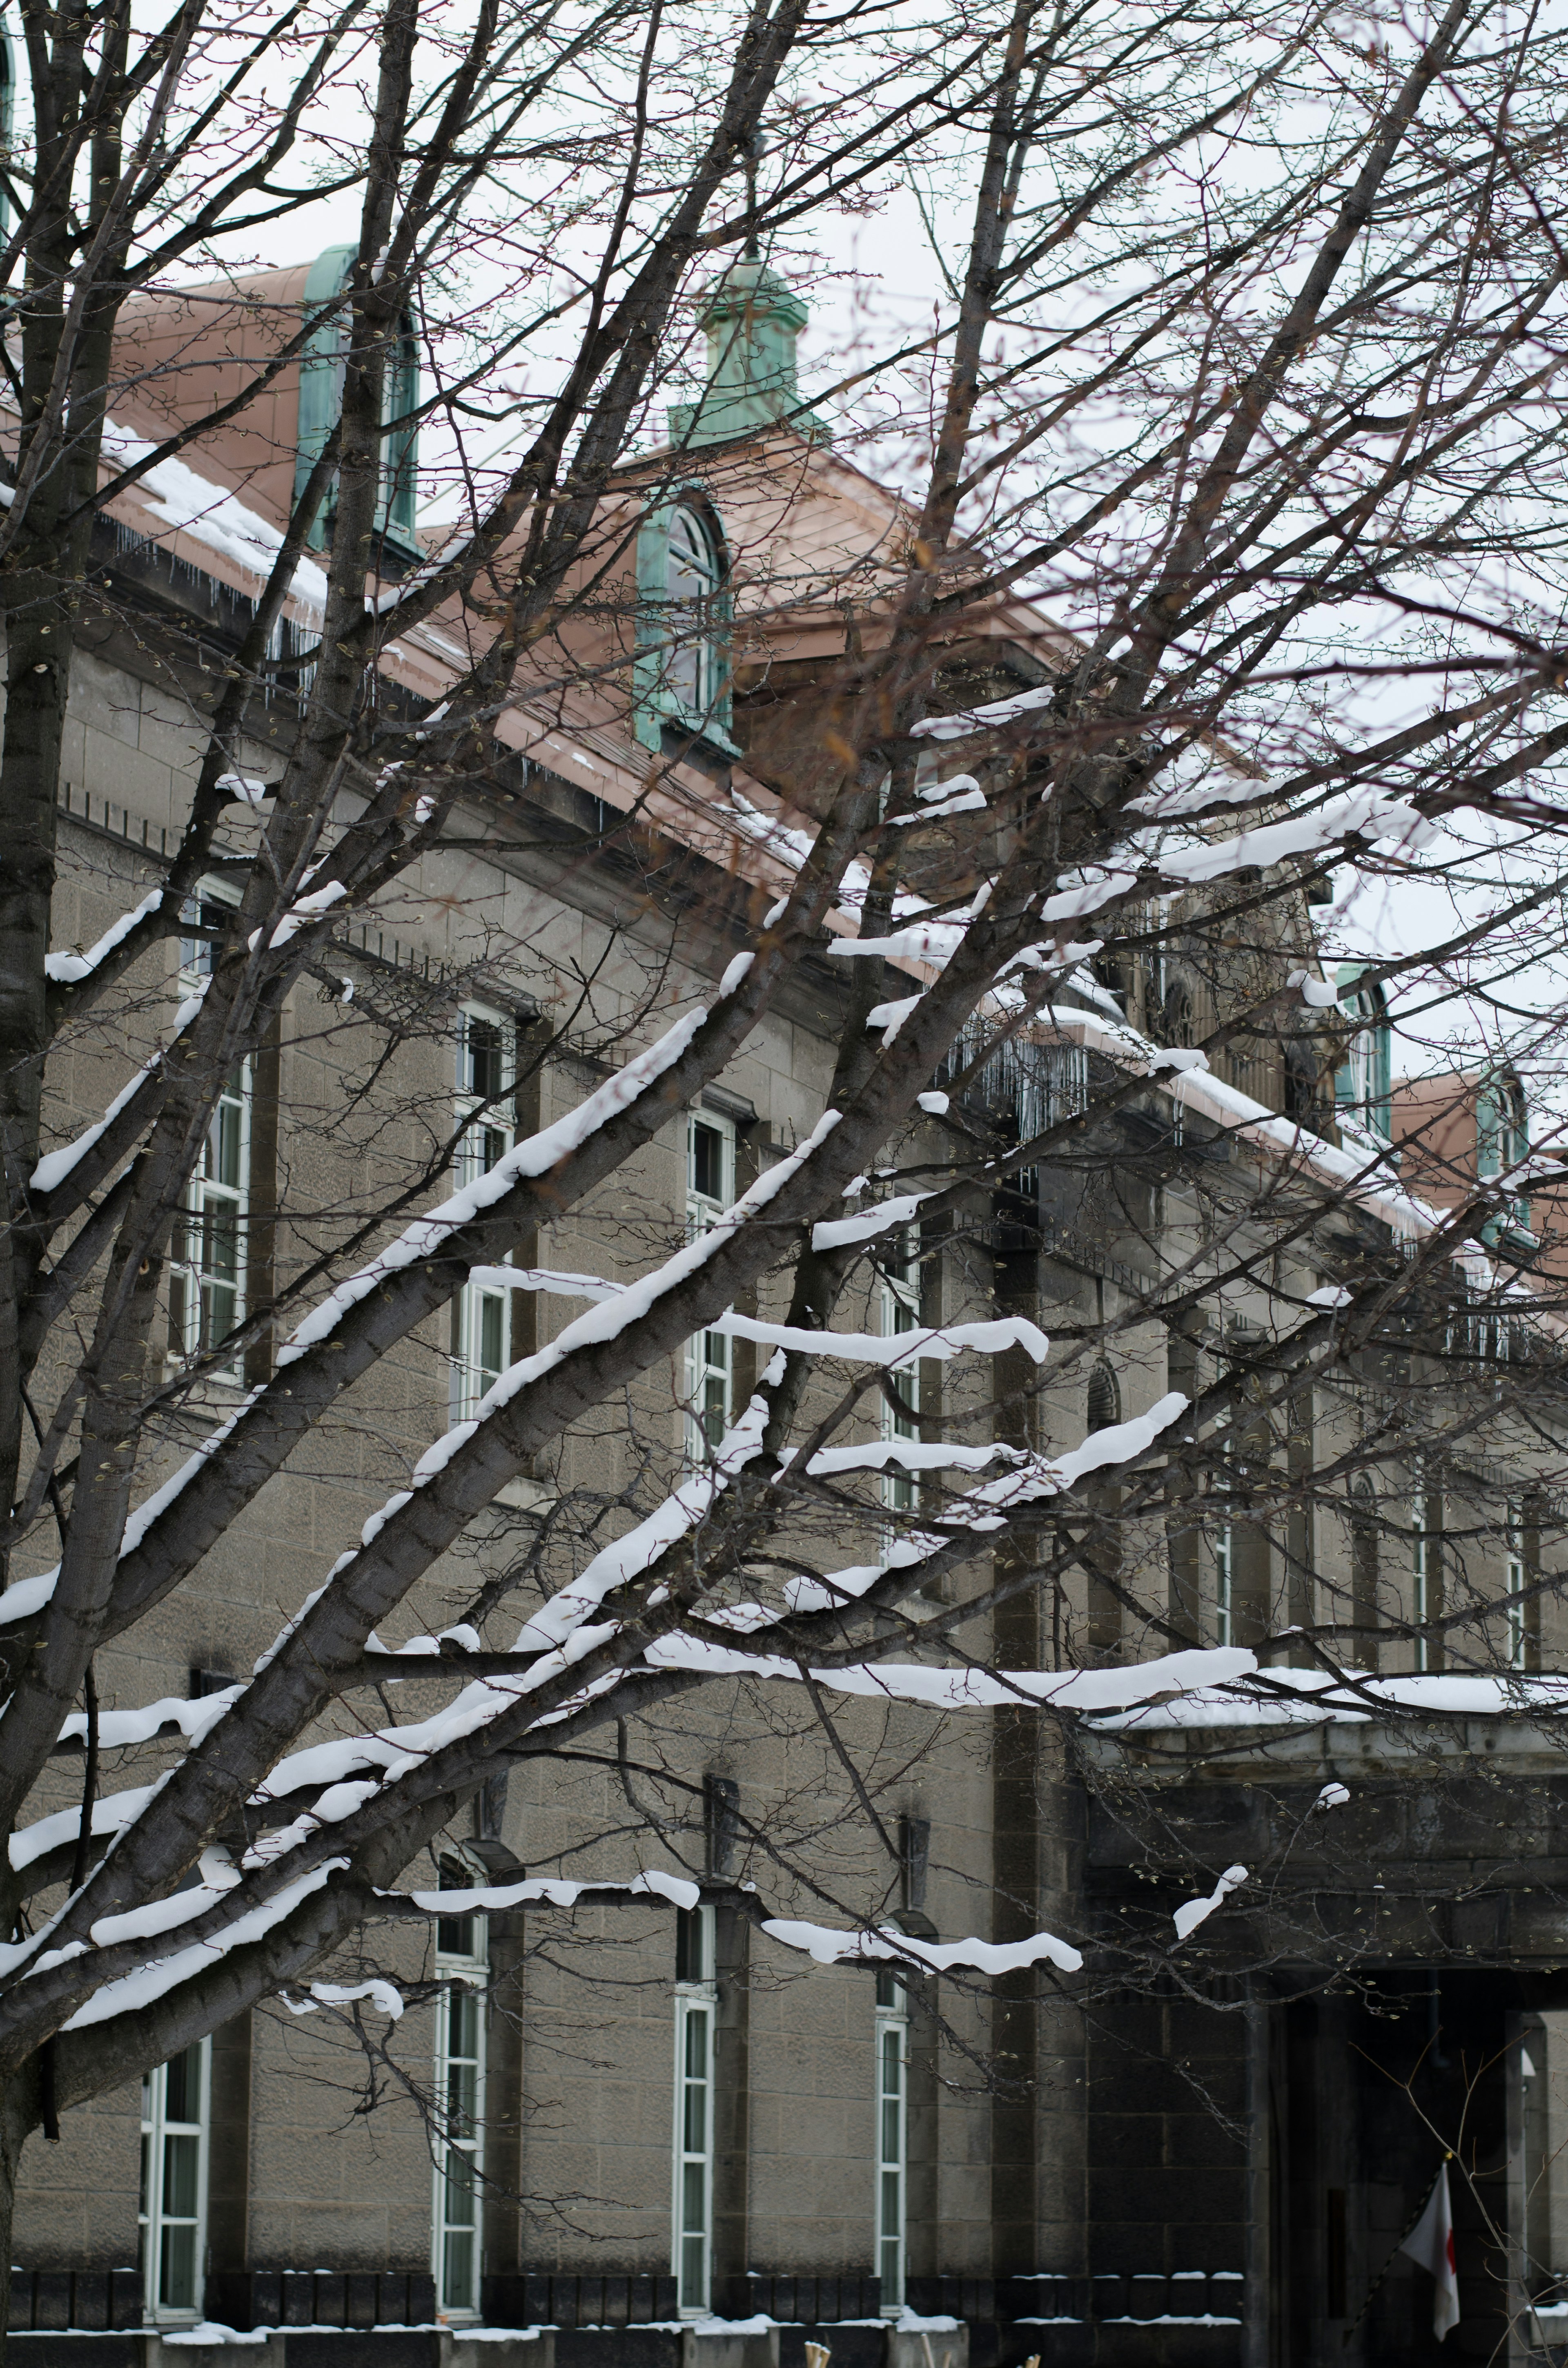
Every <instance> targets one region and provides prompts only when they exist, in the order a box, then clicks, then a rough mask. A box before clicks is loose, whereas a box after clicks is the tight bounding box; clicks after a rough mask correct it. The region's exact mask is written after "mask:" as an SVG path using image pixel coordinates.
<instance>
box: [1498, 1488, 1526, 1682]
mask: <svg viewBox="0 0 1568 2368" xmlns="http://www.w3.org/2000/svg"><path fill="white" fill-rule="evenodd" d="M1528 1568H1529V1565H1528V1560H1527V1557H1526V1554H1525V1517H1524V1508H1523V1507H1522V1506H1521V1505H1518V1504H1515V1503H1510V1504H1509V1507H1508V1519H1507V1526H1506V1529H1505V1531H1504V1533H1503V1585H1504V1589H1505V1592H1506V1595H1507V1597H1508V1667H1509V1668H1511V1669H1522V1668H1525V1667H1526V1652H1527V1648H1528V1643H1529V1622H1528V1617H1527V1615H1528V1611H1529V1605H1528V1603H1527V1602H1526V1601H1525V1597H1524V1590H1525V1588H1526V1587H1527V1586H1528V1583H1529V1581H1528Z"/></svg>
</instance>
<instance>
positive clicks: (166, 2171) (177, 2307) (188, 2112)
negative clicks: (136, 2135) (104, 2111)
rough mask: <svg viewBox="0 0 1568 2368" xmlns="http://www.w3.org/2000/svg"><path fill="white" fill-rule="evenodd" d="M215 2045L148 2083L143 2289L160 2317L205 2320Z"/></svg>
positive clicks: (175, 2059) (146, 2078) (189, 2052)
mask: <svg viewBox="0 0 1568 2368" xmlns="http://www.w3.org/2000/svg"><path fill="white" fill-rule="evenodd" d="M209 2092H210V2042H209V2041H207V2040H205V2039H198V2040H195V2041H193V2043H192V2044H191V2045H190V2046H189V2047H187V2048H185V2049H184V2050H183V2051H182V2052H181V2053H180V2054H179V2055H173V2056H171V2057H170V2058H169V2061H168V2062H167V2063H166V2064H160V2065H159V2066H157V2067H156V2069H155V2070H153V2071H152V2072H146V2073H143V2075H142V2199H141V2208H140V2211H139V2214H138V2225H139V2227H140V2231H141V2250H142V2292H143V2294H145V2295H146V2296H147V2300H148V2305H149V2307H150V2308H151V2310H152V2312H153V2316H154V2317H157V2318H164V2319H175V2320H178V2319H196V2318H199V2317H200V2316H201V2301H202V2267H203V2262H204V2260H205V2257H206V2251H207V2144H208V2131H209V2122H210V2106H209Z"/></svg>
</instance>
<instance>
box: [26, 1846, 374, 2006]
mask: <svg viewBox="0 0 1568 2368" xmlns="http://www.w3.org/2000/svg"><path fill="white" fill-rule="evenodd" d="M347 1864H348V1861H347V1859H346V1858H329V1859H326V1860H324V1861H323V1863H322V1864H321V1865H320V1866H314V1867H312V1869H311V1870H310V1872H309V1873H308V1874H302V1875H301V1876H300V1878H299V1880H298V1881H297V1882H295V1883H290V1884H288V1885H287V1887H286V1888H285V1889H283V1890H282V1891H279V1892H278V1894H277V1895H276V1896H275V1897H274V1898H271V1899H268V1900H266V1901H264V1902H263V1903H262V1905H261V1906H260V1907H253V1908H250V1909H249V1910H248V1911H247V1912H246V1913H245V1914H244V1915H243V1916H236V1917H235V1918H234V1920H233V1923H232V1924H231V1925H230V1926H229V1927H228V1929H227V1930H225V1931H222V1932H217V1933H214V1934H213V1935H212V1936H211V1937H210V1939H209V1940H206V1941H196V1942H194V1943H193V1944H192V1945H191V1946H190V1947H189V1948H187V1949H178V1950H176V1952H175V1953H174V1955H173V1956H169V1957H158V1958H155V1959H154V1960H153V1962H152V1963H151V1964H145V1965H139V1966H138V1967H137V1968H136V1970H135V1972H134V1973H130V1974H123V1975H121V1976H120V1977H119V1980H118V1981H112V1982H106V1983H105V1984H104V1986H103V1987H102V1988H101V1989H98V1990H95V1991H94V1993H93V1995H92V1997H91V1998H87V1999H86V2000H85V2002H84V2003H83V2004H82V2005H81V2006H79V2007H78V2008H77V2009H76V2011H75V2013H74V2015H72V2017H71V2018H70V2020H69V2021H67V2022H64V2023H62V2025H61V2028H62V2031H85V2030H86V2029H87V2028H88V2026H89V2025H90V2024H92V2023H95V2022H110V2021H113V2019H114V2017H115V2016H116V2015H119V2014H138V2013H140V2012H141V2010H142V2008H143V2007H149V2006H152V2005H153V2004H154V2003H155V2002H156V2001H157V1999H159V1998H165V1997H166V1996H167V1994H168V1992H169V1991H170V1990H173V1989H177V1988H178V1987H179V1985H180V1984H181V1982H185V1981H190V1980H193V1979H195V1978H196V1976H197V1975H201V1974H205V1973H210V1971H211V1969H212V1966H213V1965H214V1964H216V1962H217V1960H218V1959H219V1958H220V1957H224V1956H227V1955H228V1954H229V1953H230V1952H231V1951H233V1950H234V1949H243V1948H245V1947H246V1946H248V1945H249V1943H250V1942H251V1941H262V1940H265V1939H266V1937H267V1933H268V1932H270V1931H272V1930H274V1929H275V1927H276V1926H278V1925H279V1924H281V1923H283V1922H284V1921H285V1919H286V1918H288V1917H290V1916H291V1915H292V1914H293V1912H294V1910H295V1908H296V1907H299V1906H300V1905H301V1902H303V1901H304V1900H306V1899H308V1898H309V1897H310V1896H311V1895H312V1892H316V1891H319V1890H320V1889H321V1888H322V1886H323V1884H324V1883H326V1881H327V1880H328V1878H329V1877H330V1876H331V1875H333V1874H334V1873H337V1872H338V1871H339V1870H340V1869H343V1868H346V1867H347ZM175 1896H176V1898H181V1899H196V1900H198V1901H199V1902H200V1904H201V1905H202V1906H203V1907H211V1906H212V1904H213V1902H212V1900H211V1899H206V1900H202V1899H201V1895H200V1893H199V1892H179V1893H176V1895H175ZM159 1904H160V1905H162V1904H165V1903H159ZM132 1912H133V1913H135V1912H136V1911H132ZM141 1912H142V1913H146V1912H147V1911H145V1910H142V1911H141ZM106 1920H108V1921H112V1922H114V1923H115V1924H126V1923H128V1922H129V1921H130V1920H131V1918H128V1917H115V1918H110V1919H106ZM119 1937H120V1938H122V1939H124V1938H126V1937H129V1936H127V1935H125V1934H123V1933H122V1934H121V1935H120V1936H119Z"/></svg>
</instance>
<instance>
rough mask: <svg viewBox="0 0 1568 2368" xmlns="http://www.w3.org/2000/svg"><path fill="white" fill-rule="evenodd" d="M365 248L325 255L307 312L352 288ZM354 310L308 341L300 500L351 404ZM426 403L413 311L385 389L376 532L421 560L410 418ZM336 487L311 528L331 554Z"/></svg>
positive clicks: (298, 451) (389, 363)
mask: <svg viewBox="0 0 1568 2368" xmlns="http://www.w3.org/2000/svg"><path fill="white" fill-rule="evenodd" d="M357 255H358V248H357V247H354V246H331V247H328V248H327V249H326V251H325V253H324V254H323V255H318V256H317V257H316V259H315V261H314V262H313V263H312V266H311V268H310V271H309V274H308V275H307V278H306V280H305V292H304V300H303V301H304V310H305V312H306V313H307V314H312V313H319V312H320V310H321V308H322V306H323V305H324V304H330V303H331V302H332V300H333V298H334V297H335V296H337V295H339V294H340V293H341V292H342V290H343V289H344V287H345V286H346V285H347V279H348V276H349V273H350V272H351V271H352V270H353V268H354V262H355V258H356V256H357ZM348 328H349V321H348V313H347V308H344V309H342V310H339V311H335V312H334V313H331V314H330V315H329V316H328V317H327V318H326V319H325V320H323V321H319V322H318V323H317V324H316V326H315V327H314V328H312V330H311V331H310V333H309V335H308V336H307V337H306V339H305V345H304V350H303V352H302V353H301V358H300V410H299V422H298V427H297V432H296V444H295V458H294V498H295V500H296V501H297V500H298V499H299V497H300V495H301V493H302V492H303V491H304V488H305V484H306V482H307V480H308V479H309V477H310V473H311V471H312V469H313V468H314V466H315V464H316V461H318V459H319V458H320V457H321V451H322V448H323V446H324V444H325V442H326V439H327V438H328V437H329V436H330V435H331V433H332V431H333V429H334V427H335V426H336V424H337V416H338V413H339V412H340V410H341V409H342V407H343V358H344V347H345V345H346V343H347V336H348ZM418 402H419V349H418V347H417V345H416V343H415V325H414V319H413V315H412V314H405V315H404V317H403V321H402V323H401V324H400V326H399V333H398V336H397V337H396V339H395V340H394V342H393V344H392V350H391V352H390V353H389V354H388V357H387V360H386V366H385V374H384V378H383V381H382V386H381V418H382V421H383V422H384V423H385V424H386V425H387V427H388V429H389V433H388V435H387V436H386V438H385V439H384V442H383V445H382V451H381V496H380V499H379V501H378V503H377V506H376V531H377V533H378V534H382V535H385V537H386V538H387V540H388V541H389V542H392V543H393V544H395V545H397V546H399V547H400V548H401V549H403V551H405V552H407V553H408V554H409V556H410V557H415V556H416V555H417V545H416V543H415V472H416V470H417V467H418V458H419V453H418V447H419V431H418V429H417V428H416V427H415V426H414V425H413V424H412V423H409V424H407V425H405V426H403V427H393V426H392V422H393V421H396V420H403V419H405V418H406V416H407V415H408V414H409V413H410V412H412V411H414V410H415V408H416V407H417V404H418ZM335 507H336V488H335V487H334V488H333V490H332V491H331V492H330V493H329V494H328V495H327V497H326V499H325V501H324V502H323V504H322V505H321V507H320V508H319V509H318V510H317V512H316V516H315V522H314V524H313V526H312V529H311V537H310V540H311V544H312V549H314V550H317V551H321V550H324V548H325V547H326V545H327V543H328V542H329V541H331V538H332V521H333V513H334V510H335Z"/></svg>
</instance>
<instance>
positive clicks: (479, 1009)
mask: <svg viewBox="0 0 1568 2368" xmlns="http://www.w3.org/2000/svg"><path fill="white" fill-rule="evenodd" d="M476 1020H477V1021H478V1022H479V1023H480V1024H481V1025H482V1026H483V1027H486V1028H494V1030H495V1031H496V1035H497V1038H498V1041H499V1046H500V1054H501V1064H500V1081H499V1084H498V1085H497V1086H496V1088H495V1091H496V1093H498V1094H501V1095H503V1096H505V1095H506V1094H509V1093H511V1092H512V1090H513V1089H514V1087H516V1085H517V1025H516V1022H515V1021H514V1020H513V1019H512V1018H511V1016H510V1014H508V1013H506V1012H505V1011H496V1010H494V1009H493V1008H492V1007H491V1006H490V1005H489V1004H484V1003H464V1004H461V1005H460V1007H459V1009H458V1026H457V1098H456V1102H455V1105H454V1115H455V1118H456V1121H457V1124H458V1125H459V1126H460V1128H461V1129H462V1133H460V1136H459V1137H458V1147H457V1153H456V1156H455V1157H454V1159H453V1163H452V1169H453V1177H454V1180H455V1183H456V1186H457V1189H458V1190H459V1191H461V1190H462V1189H463V1187H464V1186H465V1185H468V1184H472V1183H474V1182H475V1181H476V1180H477V1179H478V1178H480V1177H481V1176H487V1175H488V1174H489V1173H490V1171H491V1169H492V1168H493V1167H495V1166H496V1165H497V1164H498V1163H499V1162H500V1161H501V1160H502V1159H504V1158H505V1157H506V1154H507V1153H508V1152H509V1151H510V1150H511V1149H512V1147H513V1145H514V1144H515V1143H516V1142H517V1127H516V1124H515V1123H514V1120H515V1116H516V1113H515V1111H508V1110H506V1108H505V1107H504V1106H503V1107H501V1108H497V1107H496V1104H495V1101H494V1098H493V1097H492V1096H490V1095H486V1094H482V1093H478V1092H476V1091H475V1089H474V1086H473V1080H472V1050H471V1044H470V1030H471V1029H472V1025H473V1023H474V1022H475V1021H476ZM471 1120H472V1124H470V1122H469V1121H471ZM504 1263H505V1264H506V1265H508V1266H509V1265H510V1264H511V1263H512V1260H511V1255H510V1253H508V1254H507V1257H506V1259H505V1261H504ZM513 1297H514V1293H513V1292H509V1291H501V1290H497V1289H496V1288H495V1286H494V1284H493V1283H488V1282H483V1283H481V1282H465V1283H464V1284H463V1286H462V1289H461V1290H460V1292H458V1294H457V1298H456V1300H455V1301H454V1303H453V1307H452V1388H451V1401H452V1419H453V1421H454V1422H467V1421H469V1420H470V1419H471V1417H472V1414H473V1411H474V1409H475V1407H476V1406H478V1404H479V1402H480V1400H481V1399H482V1398H483V1395H484V1394H485V1392H486V1391H487V1390H488V1389H490V1388H491V1387H492V1386H493V1385H494V1383H495V1382H497V1381H498V1380H499V1379H500V1377H501V1375H502V1374H503V1373H504V1372H506V1368H507V1366H508V1365H509V1364H510V1362H511V1360H512V1300H513ZM487 1334H488V1335H489V1339H488V1341H487V1339H486V1335H487Z"/></svg>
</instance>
